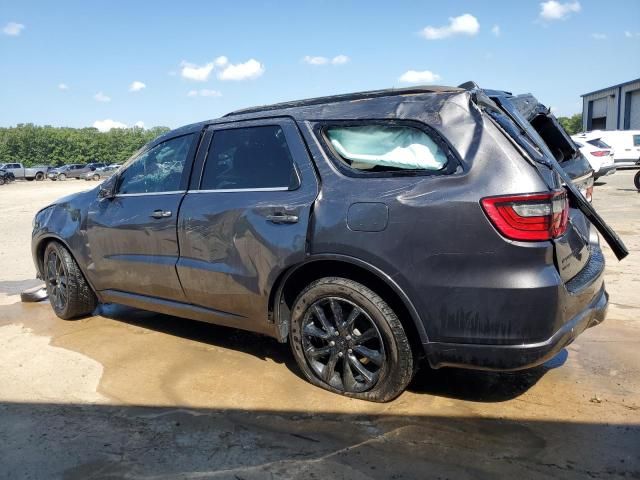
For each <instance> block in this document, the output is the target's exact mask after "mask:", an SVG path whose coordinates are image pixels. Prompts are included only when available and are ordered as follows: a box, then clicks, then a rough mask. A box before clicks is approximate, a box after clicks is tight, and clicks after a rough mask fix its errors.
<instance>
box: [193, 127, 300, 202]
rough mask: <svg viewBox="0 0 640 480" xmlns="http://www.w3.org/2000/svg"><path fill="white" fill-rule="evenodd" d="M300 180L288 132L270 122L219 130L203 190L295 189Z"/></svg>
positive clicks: (210, 154) (213, 143) (210, 149)
mask: <svg viewBox="0 0 640 480" xmlns="http://www.w3.org/2000/svg"><path fill="white" fill-rule="evenodd" d="M297 182H298V177H297V175H296V171H295V168H294V166H293V158H292V157H291V152H290V151H289V146H288V145H287V140H286V139H285V136H284V131H283V130H282V128H280V127H279V126H276V125H268V126H263V127H246V128H235V129H231V130H220V131H217V132H215V134H214V135H213V140H212V141H211V146H210V147H209V154H208V155H207V163H206V165H205V167H204V171H203V173H202V182H201V184H200V189H201V190H235V189H260V188H287V189H293V188H296V187H297Z"/></svg>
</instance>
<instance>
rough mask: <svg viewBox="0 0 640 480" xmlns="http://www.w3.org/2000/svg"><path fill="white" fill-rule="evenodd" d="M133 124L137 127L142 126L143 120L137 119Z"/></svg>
mask: <svg viewBox="0 0 640 480" xmlns="http://www.w3.org/2000/svg"><path fill="white" fill-rule="evenodd" d="M133 126H134V127H137V128H144V122H143V121H142V120H138V121H137V122H136V123H134V124H133Z"/></svg>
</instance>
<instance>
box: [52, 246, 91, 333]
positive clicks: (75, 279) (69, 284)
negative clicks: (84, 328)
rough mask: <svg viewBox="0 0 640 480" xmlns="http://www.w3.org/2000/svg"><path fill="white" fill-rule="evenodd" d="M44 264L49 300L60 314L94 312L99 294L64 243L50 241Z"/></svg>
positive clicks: (65, 318)
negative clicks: (95, 291) (97, 294)
mask: <svg viewBox="0 0 640 480" xmlns="http://www.w3.org/2000/svg"><path fill="white" fill-rule="evenodd" d="M42 264H43V270H44V280H45V284H46V286H47V294H48V295H49V302H50V303H51V307H52V308H53V311H54V312H55V313H56V315H57V316H58V317H60V318H62V319H64V320H70V319H72V318H77V317H82V316H86V315H89V314H90V313H92V312H93V310H94V309H95V308H96V305H97V303H98V301H97V298H96V295H95V294H94V293H93V290H91V287H90V286H89V284H88V283H87V281H86V279H85V278H84V276H83V275H82V272H81V271H80V268H79V267H78V264H77V263H76V261H75V260H74V259H73V257H72V256H71V254H70V253H69V251H68V250H67V249H66V248H65V247H64V246H62V245H61V244H60V243H58V242H51V243H49V244H48V245H47V248H45V251H44V257H43V262H42Z"/></svg>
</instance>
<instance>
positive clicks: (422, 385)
mask: <svg viewBox="0 0 640 480" xmlns="http://www.w3.org/2000/svg"><path fill="white" fill-rule="evenodd" d="M568 355H569V354H568V352H567V350H566V349H563V350H561V351H560V352H559V353H558V354H557V355H556V356H555V357H553V358H552V359H551V360H549V361H548V362H546V363H545V364H543V365H540V366H538V367H534V368H530V369H527V370H521V371H515V372H492V371H485V370H470V369H463V368H452V367H444V368H440V369H437V370H435V369H432V368H430V367H429V366H428V365H427V364H426V362H424V363H425V365H423V366H422V368H420V370H418V372H417V373H416V375H415V377H414V378H413V381H412V382H411V384H409V387H408V390H409V391H412V392H414V393H424V394H429V395H435V396H438V397H446V398H452V399H456V400H465V401H469V402H482V403H497V402H505V401H508V400H512V399H514V398H517V397H519V396H520V395H522V394H524V393H525V392H527V391H528V390H529V389H530V388H531V387H533V386H534V385H535V384H536V383H537V382H538V381H539V380H540V379H541V378H542V377H543V376H544V374H545V373H547V372H548V371H549V370H551V369H553V368H557V367H560V366H562V365H563V364H564V363H565V362H566V360H567V357H568Z"/></svg>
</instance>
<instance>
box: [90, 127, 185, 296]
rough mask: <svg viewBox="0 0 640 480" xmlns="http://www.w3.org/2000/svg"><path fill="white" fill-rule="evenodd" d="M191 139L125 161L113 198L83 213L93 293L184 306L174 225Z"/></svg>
mask: <svg viewBox="0 0 640 480" xmlns="http://www.w3.org/2000/svg"><path fill="white" fill-rule="evenodd" d="M196 137H197V136H196V134H189V135H184V136H181V137H177V138H173V139H170V140H167V141H165V142H162V143H160V144H159V145H156V146H155V147H153V148H151V149H148V150H146V151H144V152H142V153H141V154H140V155H138V156H137V157H136V158H134V159H132V160H130V161H129V162H128V164H127V165H125V166H124V167H123V168H122V170H121V172H120V173H119V174H118V177H117V180H116V187H115V196H114V197H113V198H105V199H97V200H96V201H95V202H94V203H93V205H92V206H91V208H90V209H89V213H88V218H87V238H88V241H89V251H90V254H91V257H92V262H91V263H90V265H89V268H88V275H89V276H90V277H91V280H92V282H93V284H94V286H95V287H96V289H97V290H115V291H119V292H127V293H134V294H140V295H146V296H151V297H156V298H162V299H168V300H175V301H184V294H183V292H182V288H181V286H180V282H179V281H178V275H177V273H176V262H177V260H178V239H177V233H176V225H177V218H178V209H179V207H180V202H181V201H182V198H183V197H184V193H185V190H186V185H187V177H188V174H189V170H190V159H191V157H192V156H193V150H194V149H195V143H196V140H197V138H196Z"/></svg>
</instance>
